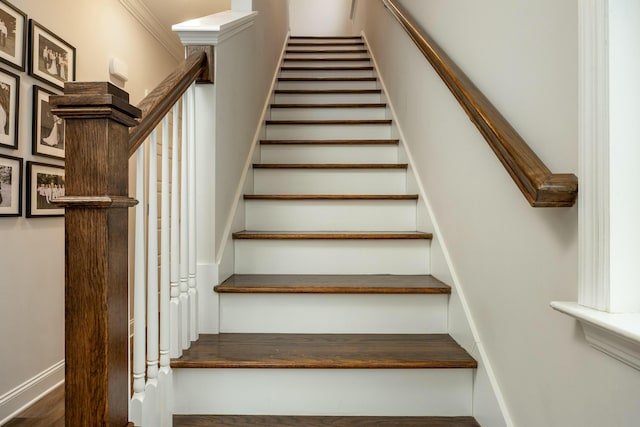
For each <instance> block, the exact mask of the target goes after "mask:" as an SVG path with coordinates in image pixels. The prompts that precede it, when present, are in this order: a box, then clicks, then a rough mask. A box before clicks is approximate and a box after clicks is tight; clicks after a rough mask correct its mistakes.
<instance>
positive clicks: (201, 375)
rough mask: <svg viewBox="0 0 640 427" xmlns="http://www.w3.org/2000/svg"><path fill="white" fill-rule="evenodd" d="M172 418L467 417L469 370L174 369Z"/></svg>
mask: <svg viewBox="0 0 640 427" xmlns="http://www.w3.org/2000/svg"><path fill="white" fill-rule="evenodd" d="M174 384H175V389H174V396H175V406H174V413H175V414H223V415H224V414H238V415H244V414H254V415H258V414H259V415H372V416H470V415H472V389H473V371H472V370H471V369H441V370H438V369H394V370H390V369H335V370H334V369H304V370H302V369H176V370H174Z"/></svg>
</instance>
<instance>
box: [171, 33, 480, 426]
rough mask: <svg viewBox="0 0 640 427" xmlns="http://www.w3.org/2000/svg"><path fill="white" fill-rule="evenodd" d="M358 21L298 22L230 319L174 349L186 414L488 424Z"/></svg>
mask: <svg viewBox="0 0 640 427" xmlns="http://www.w3.org/2000/svg"><path fill="white" fill-rule="evenodd" d="M398 146H399V141H398V140H397V139H394V138H393V135H392V122H391V120H389V119H388V113H387V109H386V105H385V104H384V102H383V94H382V91H381V90H380V89H379V85H378V83H377V80H376V74H375V70H374V69H373V67H372V64H371V61H370V59H369V55H368V52H367V50H366V46H365V44H364V43H363V41H362V40H361V39H360V37H349V38H315V37H291V39H290V42H289V45H288V48H287V52H286V57H285V61H284V64H283V65H282V67H281V72H280V76H279V78H278V85H277V88H276V90H275V93H274V103H273V104H272V105H271V108H270V115H269V120H267V122H266V137H265V139H264V140H262V141H261V142H260V161H259V163H256V164H255V165H254V167H253V179H254V181H253V193H252V194H247V195H245V196H244V198H245V212H244V216H245V227H246V231H240V232H237V233H234V235H233V238H234V239H235V275H234V276H232V277H230V278H229V279H228V280H227V281H225V282H224V283H222V284H221V285H219V286H217V287H216V288H215V290H216V292H218V293H219V295H220V329H221V333H220V334H219V335H202V336H201V337H200V340H199V341H198V342H196V343H194V344H193V345H192V347H191V348H190V349H189V350H187V351H185V352H184V354H183V356H182V357H181V358H179V359H176V360H173V361H172V363H171V366H172V368H173V369H174V386H175V389H174V390H175V391H174V395H175V411H174V412H175V413H176V414H179V415H175V416H174V425H176V426H355V425H357V426H460V427H464V426H478V424H477V422H476V421H475V420H474V419H473V418H472V416H471V415H472V413H473V410H472V401H473V396H472V393H473V380H474V369H475V368H476V367H477V364H476V361H475V360H473V358H472V357H471V356H470V355H469V354H468V353H467V352H466V351H465V350H464V349H462V347H460V346H459V345H458V344H457V343H456V342H455V341H454V340H453V339H452V338H451V337H450V336H449V335H448V334H447V331H448V324H447V318H448V299H449V294H450V292H451V290H450V288H449V287H448V286H447V285H445V284H443V283H442V282H440V281H439V280H437V279H436V278H434V277H432V276H430V275H429V273H430V265H429V259H430V240H431V238H432V235H431V234H430V233H429V232H428V231H429V230H417V224H418V220H417V217H418V203H419V200H418V199H419V198H418V195H416V194H407V181H408V174H409V173H410V171H408V166H407V164H403V163H400V162H399V148H398Z"/></svg>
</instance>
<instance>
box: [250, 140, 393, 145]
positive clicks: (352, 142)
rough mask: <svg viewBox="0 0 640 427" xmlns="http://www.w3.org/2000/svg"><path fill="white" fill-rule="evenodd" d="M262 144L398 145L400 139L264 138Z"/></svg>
mask: <svg viewBox="0 0 640 427" xmlns="http://www.w3.org/2000/svg"><path fill="white" fill-rule="evenodd" d="M260 144H262V145H398V144H400V140H399V139H263V140H261V141H260Z"/></svg>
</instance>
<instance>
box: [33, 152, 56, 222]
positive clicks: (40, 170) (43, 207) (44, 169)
mask: <svg viewBox="0 0 640 427" xmlns="http://www.w3.org/2000/svg"><path fill="white" fill-rule="evenodd" d="M62 196H64V167H62V166H56V165H47V164H44V163H36V162H27V218H36V217H47V216H62V215H64V208H59V207H57V206H55V205H54V204H53V203H51V202H52V201H54V200H55V199H57V198H58V197H62Z"/></svg>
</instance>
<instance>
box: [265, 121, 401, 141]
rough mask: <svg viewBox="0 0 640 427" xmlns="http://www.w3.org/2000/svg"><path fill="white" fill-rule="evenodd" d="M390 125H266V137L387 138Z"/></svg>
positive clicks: (389, 136)
mask: <svg viewBox="0 0 640 427" xmlns="http://www.w3.org/2000/svg"><path fill="white" fill-rule="evenodd" d="M389 138H391V125H388V124H358V125H267V139H360V140H362V139H389Z"/></svg>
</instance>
